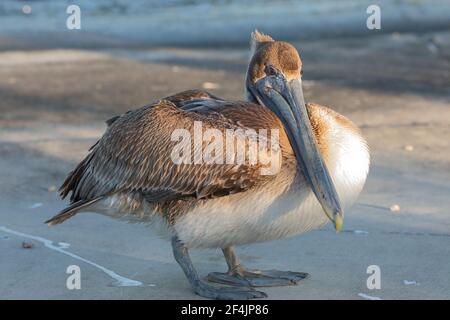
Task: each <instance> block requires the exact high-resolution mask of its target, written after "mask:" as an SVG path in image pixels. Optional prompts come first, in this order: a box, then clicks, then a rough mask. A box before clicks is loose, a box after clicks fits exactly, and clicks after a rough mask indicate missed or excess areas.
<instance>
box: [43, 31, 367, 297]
mask: <svg viewBox="0 0 450 320" xmlns="http://www.w3.org/2000/svg"><path fill="white" fill-rule="evenodd" d="M251 41H252V56H251V60H250V63H249V67H248V70H247V78H246V83H245V88H246V95H247V101H245V102H243V101H226V100H223V99H219V98H217V97H214V96H212V95H210V94H209V93H207V92H204V91H196V90H192V91H186V92H182V93H179V94H176V95H173V96H170V97H167V98H165V99H162V100H160V101H159V102H156V103H154V104H152V105H149V106H145V107H142V108H140V109H137V110H133V111H128V112H127V113H125V114H123V115H120V116H116V117H114V118H112V119H110V120H108V121H107V123H108V128H107V130H106V132H105V134H104V135H103V136H102V137H101V139H100V140H99V141H98V142H97V143H96V144H95V145H94V146H92V148H91V149H90V152H89V153H88V155H87V156H86V157H85V158H84V159H83V160H82V161H81V162H80V163H79V164H78V166H77V167H76V168H75V169H74V170H73V171H72V172H71V173H70V174H69V176H68V177H67V178H66V180H65V182H64V184H63V185H62V186H61V189H60V191H61V196H62V198H64V197H66V196H67V195H68V194H69V193H71V196H70V201H71V205H70V206H69V207H67V208H66V209H64V210H62V211H61V212H60V213H59V214H58V215H56V216H55V217H53V218H51V219H50V220H48V221H47V223H48V224H49V225H54V224H59V223H61V222H63V221H65V220H66V219H68V218H70V217H72V216H74V215H75V214H76V213H78V212H82V211H91V212H98V213H102V214H106V215H108V216H111V217H114V218H121V219H125V220H128V221H138V222H145V223H148V224H149V225H150V224H151V225H154V226H155V227H158V228H159V229H160V230H161V231H163V232H164V235H166V237H167V239H171V241H172V247H173V253H174V257H175V259H176V261H177V262H178V264H179V265H180V266H181V268H182V270H183V271H184V273H185V275H186V277H187V278H188V280H189V282H190V284H191V286H192V288H193V290H194V291H195V293H197V294H198V295H200V296H203V297H207V298H216V299H250V298H261V297H265V296H266V295H265V293H263V292H260V291H257V290H255V289H254V287H262V286H282V285H293V284H296V283H297V282H298V281H300V280H301V279H304V278H305V277H306V276H307V274H306V273H303V272H290V271H276V270H268V271H259V270H249V269H246V268H244V266H243V265H241V264H240V262H239V259H238V257H237V256H236V254H235V251H234V246H236V245H242V244H248V243H254V242H259V241H268V240H272V239H279V238H284V237H287V236H291V235H296V234H300V233H304V232H306V231H308V230H312V229H316V228H319V227H321V226H323V225H324V224H326V222H327V221H329V220H330V221H332V223H333V224H334V227H335V229H336V231H339V230H340V229H341V228H342V223H343V216H344V212H343V208H347V207H348V206H350V205H351V204H353V203H354V201H355V200H356V198H357V196H358V194H359V193H360V191H361V189H362V187H363V185H364V183H365V180H366V176H367V173H368V169H369V153H368V148H367V144H366V142H365V140H364V138H363V137H362V136H361V134H360V131H359V130H358V128H357V127H356V126H355V125H354V124H353V123H352V122H351V121H350V120H348V119H347V118H345V117H344V116H342V115H340V114H338V113H336V112H334V111H332V110H331V109H328V108H326V107H323V106H320V105H317V104H311V103H309V104H306V103H305V101H304V98H303V92H302V84H301V78H302V77H301V75H302V61H301V60H300V56H299V54H298V52H297V50H296V49H295V48H294V47H293V46H292V45H291V44H289V43H286V42H281V41H274V40H273V39H272V38H271V37H270V36H267V35H264V34H261V33H259V32H257V31H255V32H254V33H253V34H252V40H251ZM196 123H197V124H198V123H201V124H202V126H203V129H205V128H207V129H215V130H216V133H217V131H218V132H219V133H225V131H226V130H229V129H245V130H247V129H254V130H259V129H270V130H272V129H278V130H279V136H278V137H277V138H275V135H274V136H272V135H271V136H270V137H267V139H266V140H267V141H266V142H273V141H275V140H277V141H278V146H279V148H278V149H277V148H276V147H275V148H274V149H273V150H271V152H273V155H275V158H277V157H278V159H279V160H280V166H279V170H277V171H275V173H274V174H262V171H261V170H260V169H261V168H262V166H263V165H262V164H261V163H260V162H256V163H249V162H244V163H242V162H241V163H233V162H232V163H229V162H226V163H207V162H201V161H200V162H194V163H192V162H189V161H184V162H183V161H181V162H178V163H175V162H174V161H173V157H172V155H173V149H174V148H175V147H176V146H177V144H178V143H179V141H176V139H175V140H174V139H173V133H174V132H175V131H176V130H180V129H183V130H185V131H186V132H188V133H189V134H193V132H194V129H195V128H194V127H195V125H196ZM235 139H236V140H233V141H235V142H233V145H237V144H238V143H240V142H242V143H244V145H247V144H248V141H249V140H248V139H247V137H246V136H242V135H236V136H235ZM252 139H254V140H257V141H260V142H261V141H263V140H264V139H263V137H262V136H260V135H256V136H253V138H252ZM242 140H244V141H242ZM191 143H192V144H193V142H192V141H191V142H189V144H188V146H191ZM205 148H208V144H206V143H204V144H202V143H200V147H197V148H196V147H195V146H194V147H193V149H194V151H193V154H192V155H189V157H187V158H184V159H185V160H186V159H187V160H192V157H194V158H197V159H198V156H199V154H200V155H201V154H202V152H204V151H205ZM236 149H237V148H236ZM191 156H192V157H191ZM234 156H235V154H232V157H231V158H233V157H234ZM201 159H202V158H201V156H200V160H201ZM192 248H221V249H222V251H223V254H224V256H225V259H226V262H227V264H228V268H229V269H228V272H226V273H217V272H214V273H210V274H209V275H208V277H207V280H204V279H202V278H200V277H199V275H198V274H197V272H196V270H195V268H194V266H193V264H192V262H191V260H190V257H189V254H188V250H189V249H192ZM209 282H218V283H221V284H225V285H226V286H220V287H218V286H217V285H213V284H211V283H209Z"/></svg>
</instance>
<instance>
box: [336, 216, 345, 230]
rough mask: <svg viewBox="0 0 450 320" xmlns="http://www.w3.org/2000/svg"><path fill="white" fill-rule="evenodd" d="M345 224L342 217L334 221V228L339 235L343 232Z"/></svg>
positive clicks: (337, 217)
mask: <svg viewBox="0 0 450 320" xmlns="http://www.w3.org/2000/svg"><path fill="white" fill-rule="evenodd" d="M343 224H344V219H342V216H340V215H337V216H336V218H335V219H334V228H335V229H336V233H339V232H340V231H341V230H342V225H343Z"/></svg>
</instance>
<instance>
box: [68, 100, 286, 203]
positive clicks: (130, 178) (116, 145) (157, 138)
mask: <svg viewBox="0 0 450 320" xmlns="http://www.w3.org/2000/svg"><path fill="white" fill-rule="evenodd" d="M173 101H175V102H179V101H182V99H180V100H178V101H177V100H176V99H173ZM241 104H243V103H241ZM237 107H239V108H242V106H239V104H236V103H235V104H234V105H233V104H232V103H229V106H228V108H227V106H224V105H222V107H221V108H220V109H218V110H215V111H211V108H206V109H204V110H197V112H192V111H184V110H181V109H180V108H177V106H176V105H175V104H174V103H173V102H170V101H167V100H162V101H160V102H158V103H156V104H154V105H151V106H147V107H143V108H140V109H137V110H134V111H130V112H127V113H126V114H123V115H122V116H120V117H119V118H117V119H115V121H113V122H112V123H111V125H110V126H109V127H108V129H107V131H106V132H105V134H104V135H103V137H102V138H101V139H100V140H99V141H98V142H97V143H96V144H95V145H94V146H93V148H92V150H91V152H90V153H89V154H88V155H87V156H86V158H85V159H84V160H82V161H81V162H80V164H79V165H78V166H77V167H76V168H75V170H74V171H72V172H71V173H70V174H69V176H68V177H67V179H66V180H65V182H64V184H63V185H62V187H61V189H60V191H61V196H62V197H63V198H64V197H66V196H67V195H68V194H69V193H72V194H71V198H70V199H71V202H72V203H73V202H76V201H80V200H89V199H95V198H97V197H101V196H104V195H108V194H112V193H115V192H120V191H138V192H141V193H142V194H144V196H145V197H146V198H147V199H148V200H150V201H152V202H153V201H154V202H160V201H164V200H165V199H170V200H173V199H177V198H183V197H187V196H189V197H196V198H206V197H215V196H224V195H228V194H231V193H236V192H242V191H245V190H248V189H249V188H251V187H253V186H255V185H257V184H260V183H263V182H264V181H267V180H270V179H272V178H273V176H267V175H261V172H260V166H259V164H257V165H246V164H242V165H237V164H223V165H219V164H181V165H176V164H174V163H173V161H172V160H171V157H170V154H171V151H172V149H173V147H174V146H175V144H176V143H177V142H175V141H171V134H172V132H173V130H175V129H187V130H189V131H190V133H191V134H192V132H193V123H194V121H201V122H202V124H203V129H204V130H205V129H207V128H215V129H219V130H221V131H224V130H226V129H236V128H245V127H243V126H242V125H240V126H239V116H240V114H239V113H238V112H237V110H238V109H236V108H237ZM244 107H246V106H244ZM247 107H249V109H248V110H249V111H247V112H246V113H245V115H244V119H243V120H244V121H245V119H247V118H248V119H249V120H250V118H253V122H251V121H247V122H249V124H250V123H253V124H255V123H256V124H257V125H256V126H257V127H264V128H267V129H270V128H274V127H276V126H278V127H279V126H280V124H279V121H278V119H277V118H276V117H275V116H274V115H273V114H271V113H270V111H266V109H264V108H262V107H260V106H257V105H252V104H249V105H247ZM218 111H220V112H218ZM255 112H258V114H255ZM267 112H269V113H270V114H269V113H267ZM261 115H262V116H261ZM255 118H256V119H257V120H256V121H255ZM258 119H259V122H260V123H259V124H258ZM241 120H242V119H241ZM255 129H258V128H255ZM195 151H196V152H200V151H201V150H195Z"/></svg>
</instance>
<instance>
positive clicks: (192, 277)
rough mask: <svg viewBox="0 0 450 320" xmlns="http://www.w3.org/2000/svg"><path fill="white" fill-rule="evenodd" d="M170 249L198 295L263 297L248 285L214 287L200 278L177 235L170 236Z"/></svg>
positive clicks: (263, 294)
mask: <svg viewBox="0 0 450 320" xmlns="http://www.w3.org/2000/svg"><path fill="white" fill-rule="evenodd" d="M172 249H173V255H174V257H175V260H176V261H177V262H178V264H179V265H180V267H181V269H183V271H184V274H185V275H186V277H187V278H188V280H189V282H190V284H191V286H192V288H193V289H194V292H195V293H196V294H198V295H199V296H202V297H205V298H210V299H221V300H234V299H239V300H241V299H254V298H265V297H267V295H266V294H265V293H264V292H260V291H256V290H254V289H252V288H249V287H241V288H238V287H215V286H212V285H210V284H208V283H206V282H204V281H202V280H200V278H199V276H198V274H197V271H196V270H195V268H194V266H193V265H192V261H191V258H190V257H189V253H188V249H187V248H186V247H185V246H184V245H183V244H182V243H181V242H180V240H179V239H178V237H176V236H174V237H173V238H172Z"/></svg>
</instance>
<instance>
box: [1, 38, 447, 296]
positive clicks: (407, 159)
mask: <svg viewBox="0 0 450 320" xmlns="http://www.w3.org/2000/svg"><path fill="white" fill-rule="evenodd" d="M449 35H450V33H449V32H433V33H421V34H392V35H378V36H373V37H357V38H347V39H345V40H342V39H341V40H330V39H329V40H321V41H319V40H316V41H312V40H305V41H302V42H301V43H296V45H297V47H298V48H299V50H300V52H301V54H302V58H303V60H304V79H305V81H304V83H305V96H306V99H307V101H310V102H316V103H320V104H323V105H327V106H330V107H332V108H333V109H335V110H337V111H339V112H341V113H342V114H344V115H345V116H347V117H349V118H350V119H352V120H353V121H354V122H355V123H356V124H357V125H358V126H360V127H361V129H362V131H363V134H364V136H365V137H366V138H367V139H368V141H369V145H370V149H371V155H372V166H371V171H370V175H369V178H368V181H367V184H366V187H365V189H364V191H363V193H362V195H361V197H360V198H359V200H358V202H357V204H356V205H355V206H354V207H353V208H351V209H350V210H349V211H348V212H347V213H346V220H345V226H344V232H342V233H341V234H339V235H336V234H334V232H333V230H332V227H331V226H327V227H325V228H324V229H323V230H318V231H314V232H311V233H309V234H306V235H301V236H297V237H293V238H290V239H285V240H280V241H275V242H269V243H262V244H257V245H249V246H245V247H243V248H239V249H238V252H239V253H240V255H241V259H242V261H243V262H244V263H245V264H246V265H248V266H250V267H255V268H266V269H270V268H277V269H285V270H294V271H305V272H309V273H310V274H311V278H310V279H307V280H304V281H303V282H301V283H300V284H299V285H298V286H295V287H289V288H267V289H264V290H263V291H265V292H267V293H268V295H269V298H271V299H316V298H324V299H362V298H364V297H363V296H361V295H359V294H360V293H362V294H366V295H369V296H372V297H380V298H382V299H431V298H437V299H448V298H450V283H449V282H448V278H449V276H450V271H449V270H450V269H449V261H448V256H449V254H450V212H449V208H450V198H449V193H450V182H449V181H450V179H449V178H450V173H449V172H450V170H449V169H450V148H449V139H448V137H449V136H450V93H449V89H448V88H449V84H450V62H449V61H450V46H449V45H448V43H450V42H449V41H448V40H449V39H450V36H449ZM247 55H248V52H247V51H246V50H244V49H241V48H223V49H208V48H203V49H201V48H186V47H183V48H176V47H171V48H164V47H160V48H152V49H146V48H141V49H129V50H123V49H102V50H96V51H90V50H75V49H70V50H61V49H48V50H36V51H21V52H2V53H0V97H1V99H0V154H1V157H0V171H1V174H2V176H1V182H0V227H3V229H1V228H0V251H1V252H2V258H1V260H0V274H1V275H2V277H1V278H0V298H7V299H11V298H25V299H29V298H39V299H51V298H59V299H196V298H198V297H197V296H195V295H194V294H193V293H192V292H191V290H190V288H189V286H188V283H187V281H186V279H185V278H184V275H183V273H182V272H181V269H180V268H179V267H178V265H177V264H176V263H175V261H174V259H173V258H172V255H171V249H170V246H169V244H168V243H166V242H164V241H162V240H159V239H158V237H157V236H156V235H155V234H153V233H152V232H151V230H149V229H147V228H145V227H144V226H141V225H131V224H126V223H122V222H117V221H112V220H109V219H107V218H105V217H103V216H99V215H95V214H80V215H78V216H76V217H75V218H73V219H71V220H69V221H67V222H66V223H64V224H63V225H60V226H58V227H52V228H50V227H48V226H46V225H44V224H43V221H44V220H46V219H47V218H49V217H51V216H52V215H53V214H54V213H56V212H57V211H58V210H59V209H61V208H63V207H64V205H65V202H63V201H61V200H60V199H59V198H58V195H57V193H56V192H55V191H54V189H55V187H58V186H59V185H60V184H61V182H62V181H63V179H64V177H65V175H66V174H67V173H68V172H69V171H70V170H71V169H72V168H73V167H74V165H75V164H76V163H77V162H78V161H80V160H81V159H82V158H83V157H84V156H85V154H86V152H87V149H88V148H89V146H90V145H92V144H93V143H94V142H95V141H96V139H98V137H99V136H101V134H102V133H103V132H104V129H105V124H104V120H105V119H108V118H110V117H111V116H113V115H116V114H120V113H123V112H125V111H127V110H129V109H132V108H136V107H140V106H142V105H145V104H148V103H150V102H152V101H154V100H157V99H158V98H160V97H163V96H165V95H168V94H171V93H174V92H177V91H181V90H185V89H189V88H211V89H209V91H210V92H211V93H213V94H215V95H219V96H223V97H226V98H230V99H241V98H242V96H243V88H242V83H243V79H244V70H245V65H246V63H247V61H246V59H247ZM393 205H398V206H399V207H400V210H399V211H391V210H390V208H391V206H393ZM17 232H19V233H17ZM30 236H39V237H42V238H45V239H49V240H51V241H53V243H54V244H57V243H59V242H63V243H68V244H70V247H68V248H65V249H64V250H66V251H67V252H71V253H73V254H76V255H78V256H79V257H82V258H84V259H88V260H89V261H91V262H95V263H96V264H98V265H99V266H102V267H104V268H107V269H108V270H111V271H114V272H115V273H117V274H119V275H121V276H123V277H126V278H129V279H133V280H137V281H140V282H142V283H143V285H142V286H130V287H118V286H115V285H114V284H113V283H114V281H115V280H114V278H113V277H111V276H110V275H108V274H107V273H105V271H104V270H103V271H102V270H101V268H98V266H97V267H96V266H94V265H92V264H89V263H86V262H85V261H80V260H78V259H77V258H75V257H73V256H69V255H66V254H63V253H61V252H58V251H55V250H54V249H52V248H49V247H48V246H46V245H45V243H46V242H45V241H43V240H42V239H38V238H29V237H30ZM23 241H26V242H31V243H32V244H33V247H32V248H23V245H22V242H23ZM47 245H48V243H47ZM63 246H64V245H63ZM193 260H194V262H195V264H196V266H197V267H198V269H199V272H200V273H201V274H202V275H206V274H207V272H209V271H219V270H225V262H224V261H223V259H222V257H221V254H220V252H219V250H216V251H214V250H205V251H194V252H193ZM72 264H76V265H79V266H80V268H81V278H82V280H81V290H68V289H66V278H67V276H68V275H67V274H66V273H65V272H66V268H67V267H68V266H69V265H72ZM373 264H375V265H378V266H380V268H381V281H382V282H381V289H380V290H369V289H367V287H366V279H367V277H368V276H369V275H368V274H366V269H367V267H368V266H369V265H373ZM405 281H406V282H405ZM414 282H415V283H414ZM153 285H154V286H153Z"/></svg>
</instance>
